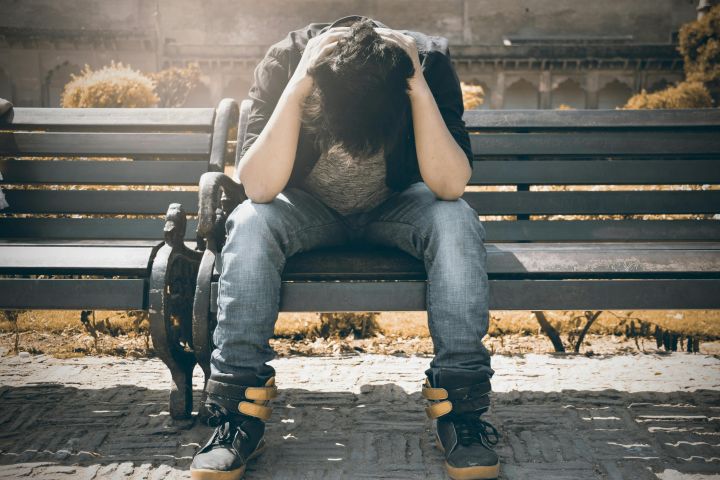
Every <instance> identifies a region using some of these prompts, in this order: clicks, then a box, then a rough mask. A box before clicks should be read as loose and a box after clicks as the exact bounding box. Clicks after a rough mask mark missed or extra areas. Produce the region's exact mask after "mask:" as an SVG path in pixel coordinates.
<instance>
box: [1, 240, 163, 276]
mask: <svg viewBox="0 0 720 480" xmlns="http://www.w3.org/2000/svg"><path fill="white" fill-rule="evenodd" d="M159 245H160V242H157V244H156V245H155V246H117V245H102V246H100V245H95V246H90V245H47V244H44V245H43V244H40V245H11V244H6V243H0V274H10V273H12V274H19V275H24V274H56V275H66V274H83V275H104V274H112V275H128V276H130V275H132V276H147V275H148V272H149V266H150V260H151V258H152V256H153V251H154V250H155V247H157V246H159Z"/></svg>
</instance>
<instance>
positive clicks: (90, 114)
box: [0, 108, 215, 131]
mask: <svg viewBox="0 0 720 480" xmlns="http://www.w3.org/2000/svg"><path fill="white" fill-rule="evenodd" d="M214 118H215V109H214V108H16V109H14V110H13V111H12V113H10V114H8V115H4V116H3V117H2V118H1V119H0V129H2V130H5V129H8V128H20V127H42V128H55V127H85V128H88V127H89V128H95V127H102V126H104V127H108V128H111V129H116V128H118V127H140V128H142V129H143V130H145V131H147V130H150V129H153V128H182V129H184V130H188V129H192V130H207V131H210V130H211V129H212V126H213V121H214Z"/></svg>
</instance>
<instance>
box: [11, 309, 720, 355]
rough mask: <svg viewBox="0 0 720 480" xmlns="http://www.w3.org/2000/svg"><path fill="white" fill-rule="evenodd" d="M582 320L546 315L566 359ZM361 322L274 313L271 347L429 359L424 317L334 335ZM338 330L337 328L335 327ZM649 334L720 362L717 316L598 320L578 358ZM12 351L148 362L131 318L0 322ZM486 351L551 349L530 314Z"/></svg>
mask: <svg viewBox="0 0 720 480" xmlns="http://www.w3.org/2000/svg"><path fill="white" fill-rule="evenodd" d="M584 313H585V312H571V311H567V312H546V316H547V318H548V320H549V321H550V323H551V324H552V325H553V326H554V327H555V328H556V329H557V330H558V332H559V333H560V335H561V338H562V340H563V343H564V344H565V346H566V349H567V350H568V351H571V350H572V342H571V341H570V339H569V337H570V336H571V335H573V334H575V338H577V332H578V331H579V329H580V328H582V326H583V325H584V322H585V317H584ZM360 317H361V316H352V315H348V314H340V315H339V316H338V317H337V322H334V323H333V325H335V327H337V328H336V329H335V330H333V329H330V330H328V329H327V328H326V329H323V321H322V318H321V316H320V314H317V313H311V314H307V313H302V314H299V313H281V314H280V316H279V318H278V322H277V324H276V328H275V333H276V335H275V338H273V339H272V340H271V345H272V346H273V347H274V348H275V350H276V351H277V353H278V356H279V357H285V356H290V355H312V356H316V355H338V354H343V355H347V354H352V353H357V354H362V353H369V354H386V355H428V354H432V352H433V347H432V340H431V338H430V335H429V331H428V328H427V314H426V312H383V313H379V314H364V318H366V319H367V320H368V325H364V326H365V327H366V328H364V330H363V331H364V332H365V335H364V338H361V337H363V335H361V334H359V329H357V328H356V329H353V328H345V329H343V328H341V327H342V326H343V325H344V326H346V327H347V325H350V326H351V327H352V326H353V325H354V324H357V321H356V320H357V319H358V318H360ZM338 324H339V325H340V326H339V327H338ZM655 327H659V328H662V329H665V330H667V331H671V332H673V333H675V334H679V335H680V338H679V342H678V350H685V349H686V343H685V342H686V341H687V338H686V337H687V336H694V338H698V339H699V340H700V342H699V353H703V354H709V355H719V354H720V312H719V311H635V312H610V311H606V312H602V313H601V314H600V316H599V317H598V319H597V320H596V321H595V323H594V324H593V325H592V327H591V328H590V329H589V333H588V335H587V336H586V337H585V339H584V342H583V343H582V346H581V348H580V353H581V354H585V355H604V354H622V353H637V352H647V353H654V352H660V351H664V348H663V347H662V346H660V347H658V345H657V343H656V340H655V338H654V336H653V335H652V333H653V332H654V330H655ZM16 341H17V350H18V351H25V352H29V353H33V354H39V353H44V354H49V355H52V356H55V357H59V358H69V357H80V356H85V355H113V356H121V357H131V358H138V357H152V356H154V352H153V350H152V340H151V339H150V336H149V333H148V324H147V319H146V318H145V317H144V316H143V315H139V316H138V315H133V314H132V313H131V312H102V311H98V312H95V313H94V316H90V317H89V319H88V321H87V322H86V325H83V323H82V322H81V316H80V312H78V311H28V312H22V313H21V314H20V315H19V316H18V321H17V335H16V332H15V326H14V325H13V324H12V323H11V322H9V321H8V320H7V318H5V319H3V320H2V321H0V347H1V348H2V350H3V351H5V352H7V353H8V354H13V353H14V351H15V343H16ZM484 344H485V346H486V347H487V348H488V349H489V350H490V351H491V352H492V353H498V354H524V353H550V352H553V351H554V349H553V346H552V343H551V342H550V340H549V339H548V337H547V336H545V335H544V334H542V332H541V331H540V328H539V325H538V323H537V320H536V319H535V316H534V315H533V314H532V312H492V314H491V321H490V329H489V332H488V336H487V337H486V338H485V340H484Z"/></svg>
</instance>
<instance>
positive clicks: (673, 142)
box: [470, 130, 720, 156]
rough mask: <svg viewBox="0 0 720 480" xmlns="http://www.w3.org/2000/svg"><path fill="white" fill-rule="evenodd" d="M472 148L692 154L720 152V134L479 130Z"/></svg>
mask: <svg viewBox="0 0 720 480" xmlns="http://www.w3.org/2000/svg"><path fill="white" fill-rule="evenodd" d="M470 143H471V145H472V151H473V153H474V154H475V155H479V156H493V155H575V156H578V155H593V156H599V155H688V154H696V155H697V154H714V153H718V152H720V135H718V132H717V131H715V130H712V131H707V132H697V131H692V132H687V131H679V132H673V131H669V132H657V131H651V132H634V131H618V132H612V133H608V132H583V133H577V132H571V131H570V132H563V133H547V132H543V133H529V134H528V133H478V134H472V135H470Z"/></svg>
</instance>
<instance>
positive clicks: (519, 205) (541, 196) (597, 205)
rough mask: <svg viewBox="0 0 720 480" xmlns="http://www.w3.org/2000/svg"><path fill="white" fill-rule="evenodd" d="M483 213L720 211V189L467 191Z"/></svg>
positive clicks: (674, 212) (555, 213)
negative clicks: (679, 190)
mask: <svg viewBox="0 0 720 480" xmlns="http://www.w3.org/2000/svg"><path fill="white" fill-rule="evenodd" d="M463 198H464V199H465V200H466V201H467V202H468V203H469V204H470V205H471V206H472V207H473V208H475V209H476V210H477V211H478V213H479V214H480V215H602V214H623V215H630V214H651V213H655V214H691V213H698V214H699V213H715V212H718V211H720V191H718V190H716V191H707V192H702V191H687V192H678V191H675V192H668V191H647V192H634V191H633V192H624V191H608V192H465V194H464V195H463Z"/></svg>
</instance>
